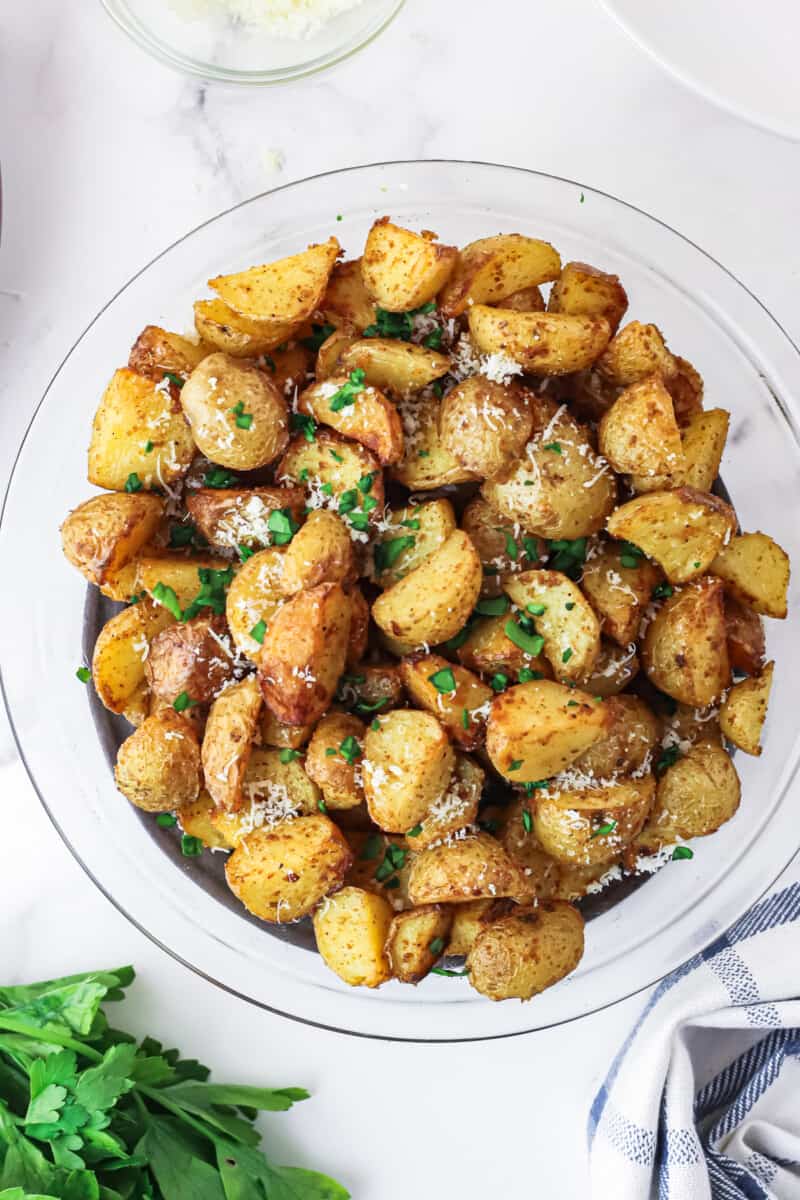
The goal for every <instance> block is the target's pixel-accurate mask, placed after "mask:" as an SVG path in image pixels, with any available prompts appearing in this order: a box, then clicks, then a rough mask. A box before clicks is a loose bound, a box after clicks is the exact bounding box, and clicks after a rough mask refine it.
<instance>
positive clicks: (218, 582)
mask: <svg viewBox="0 0 800 1200" xmlns="http://www.w3.org/2000/svg"><path fill="white" fill-rule="evenodd" d="M197 576H198V578H199V580H200V590H199V592H198V593H197V595H196V596H195V598H194V600H192V602H191V604H190V605H189V607H188V608H186V609H184V612H183V616H182V617H180V618H179V620H182V621H190V620H191V619H192V617H196V616H197V614H198V613H199V612H200V610H201V609H203V608H211V609H213V610H214V612H215V613H216V614H217V616H221V615H222V613H224V612H225V592H226V589H227V588H229V587H230V585H231V583H232V582H233V567H226V568H225V570H224V571H216V570H215V569H214V568H213V567H198V568H197ZM174 594H175V593H174V592H173V595H174ZM153 596H155V590H154V591H153ZM165 607H166V605H165Z"/></svg>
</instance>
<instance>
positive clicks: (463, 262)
mask: <svg viewBox="0 0 800 1200" xmlns="http://www.w3.org/2000/svg"><path fill="white" fill-rule="evenodd" d="M560 270H561V259H560V258H559V255H558V251H557V250H554V249H553V247H552V246H551V245H550V243H549V242H542V241H539V239H538V238H530V237H524V236H523V235H522V234H521V233H501V234H497V235H496V236H494V237H487V238H479V239H478V241H476V242H470V244H469V245H468V246H465V247H464V249H463V250H461V252H460V253H459V255H458V261H457V263H456V266H455V269H454V271H453V273H452V275H451V276H450V279H449V281H448V283H447V284H446V286H445V288H444V290H443V291H442V294H441V296H440V297H439V305H440V307H441V310H442V312H443V313H444V315H445V316H446V317H457V316H459V315H460V314H461V313H463V312H464V311H465V310H466V309H467V308H468V307H471V306H472V305H474V304H493V303H496V302H497V301H498V300H503V299H504V298H505V297H507V296H511V295H512V294H514V293H516V292H519V291H520V290H521V289H523V288H532V287H536V286H537V285H538V284H540V283H547V282H549V280H551V279H555V278H556V277H557V276H558V273H559V271H560Z"/></svg>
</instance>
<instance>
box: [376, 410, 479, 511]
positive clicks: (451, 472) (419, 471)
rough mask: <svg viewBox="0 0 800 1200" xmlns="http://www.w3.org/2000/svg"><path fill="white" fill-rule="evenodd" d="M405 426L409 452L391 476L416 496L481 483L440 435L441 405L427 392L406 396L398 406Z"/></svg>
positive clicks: (406, 452) (405, 451)
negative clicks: (442, 488) (455, 485)
mask: <svg viewBox="0 0 800 1200" xmlns="http://www.w3.org/2000/svg"><path fill="white" fill-rule="evenodd" d="M398 411H399V413H400V418H401V420H402V422H403V431H404V436H405V450H404V453H403V458H402V460H401V462H399V463H395V465H394V466H393V467H392V468H391V472H390V474H391V475H392V477H393V478H394V479H396V480H398V482H399V483H402V484H404V485H405V487H407V488H408V489H409V490H410V491H412V492H430V491H433V489H434V488H440V487H446V486H447V485H448V484H453V483H468V482H469V481H470V480H473V479H477V475H476V474H475V473H474V471H468V470H467V469H466V467H463V466H462V465H461V463H460V462H459V461H458V459H457V458H455V457H454V456H453V455H452V454H451V453H450V451H449V450H448V449H447V448H446V447H445V445H444V443H443V441H442V439H441V436H440V434H439V414H440V412H441V401H440V400H438V399H437V398H436V397H435V396H428V395H427V394H426V393H425V392H422V393H419V394H415V395H411V396H405V397H404V398H403V399H402V400H400V401H399V403H398Z"/></svg>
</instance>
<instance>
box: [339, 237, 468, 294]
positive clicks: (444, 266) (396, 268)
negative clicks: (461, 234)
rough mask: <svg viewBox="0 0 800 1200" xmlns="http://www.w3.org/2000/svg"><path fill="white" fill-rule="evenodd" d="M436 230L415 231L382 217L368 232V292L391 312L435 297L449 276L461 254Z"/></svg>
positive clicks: (364, 274)
mask: <svg viewBox="0 0 800 1200" xmlns="http://www.w3.org/2000/svg"><path fill="white" fill-rule="evenodd" d="M435 236H436V235H435V234H431V233H412V232H411V230H410V229H402V228H401V227H400V226H399V225H393V224H392V222H391V221H390V220H389V218H388V217H382V218H381V219H380V220H379V221H376V222H375V224H374V225H373V226H372V228H371V229H370V231H369V233H368V234H367V241H366V245H365V246H364V254H363V256H362V259H361V278H362V279H363V281H364V286H365V288H366V289H367V294H368V295H369V296H370V297H371V298H372V299H373V300H374V301H375V303H376V304H377V305H378V306H379V307H380V308H383V309H386V310H387V311H388V312H407V311H408V310H409V309H411V308H419V307H420V306H421V305H423V304H427V302H428V301H429V300H432V299H433V298H434V296H435V295H436V293H437V292H439V291H441V289H442V287H443V286H444V285H445V283H446V282H447V280H448V279H449V277H450V275H451V273H452V271H453V267H454V266H455V264H456V259H457V258H458V251H457V250H456V248H455V246H441V245H439V243H438V242H436V241H434V240H433V239H434V238H435Z"/></svg>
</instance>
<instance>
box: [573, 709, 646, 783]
mask: <svg viewBox="0 0 800 1200" xmlns="http://www.w3.org/2000/svg"><path fill="white" fill-rule="evenodd" d="M606 707H607V708H609V709H610V710H611V726H610V728H609V731H608V733H607V734H606V736H605V737H603V738H600V740H599V741H598V742H595V743H594V745H593V746H590V747H589V749H588V750H587V751H586V753H585V754H582V755H581V756H580V758H576V759H575V762H574V764H573V767H574V770H575V771H577V772H579V773H580V774H582V775H591V776H594V778H595V779H597V780H598V781H599V780H601V779H612V778H617V777H619V776H620V775H631V774H633V773H634V772H635V771H639V770H641V769H644V768H645V767H646V765H647V763H648V762H649V761H650V759H651V757H652V756H653V754H654V752H655V750H656V747H657V745H658V743H659V740H660V738H661V727H660V724H659V722H658V720H657V718H656V717H655V715H654V713H652V712H651V711H650V709H649V708H648V707H647V705H646V704H645V702H644V700H640V699H639V697H638V696H611V697H610V698H609V699H608V701H607V702H606ZM656 757H657V756H656Z"/></svg>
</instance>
